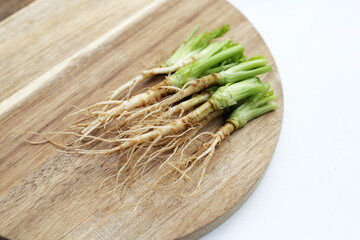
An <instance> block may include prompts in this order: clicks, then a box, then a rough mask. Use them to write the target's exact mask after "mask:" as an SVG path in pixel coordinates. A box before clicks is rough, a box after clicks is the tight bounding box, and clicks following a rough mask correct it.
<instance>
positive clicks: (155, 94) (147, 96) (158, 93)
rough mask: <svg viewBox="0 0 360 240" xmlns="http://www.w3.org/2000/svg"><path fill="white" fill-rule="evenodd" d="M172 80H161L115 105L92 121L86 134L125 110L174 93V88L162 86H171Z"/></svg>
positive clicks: (85, 131) (86, 129) (145, 104)
mask: <svg viewBox="0 0 360 240" xmlns="http://www.w3.org/2000/svg"><path fill="white" fill-rule="evenodd" d="M169 85H170V82H169V80H168V79H166V80H164V81H162V82H160V83H159V84H157V85H155V86H153V87H151V88H150V89H149V90H148V91H146V92H145V93H141V94H138V95H135V96H133V97H131V98H129V99H128V100H127V101H124V102H123V103H122V104H120V105H119V106H117V107H114V108H112V109H110V110H108V111H107V115H106V116H103V117H100V118H98V119H96V120H95V121H94V122H92V123H91V124H90V125H89V126H88V127H87V128H85V129H83V130H82V133H83V135H84V136H87V135H88V134H90V133H91V132H93V131H94V130H95V129H98V128H99V127H101V125H103V124H105V123H107V122H109V121H111V120H112V119H116V118H117V117H118V116H120V115H121V114H122V113H123V112H125V111H130V110H133V109H135V108H140V107H143V106H147V105H149V104H152V103H154V102H156V101H159V100H160V99H161V98H163V97H165V96H167V95H168V94H171V93H172V90H169V89H166V88H162V87H164V86H169Z"/></svg>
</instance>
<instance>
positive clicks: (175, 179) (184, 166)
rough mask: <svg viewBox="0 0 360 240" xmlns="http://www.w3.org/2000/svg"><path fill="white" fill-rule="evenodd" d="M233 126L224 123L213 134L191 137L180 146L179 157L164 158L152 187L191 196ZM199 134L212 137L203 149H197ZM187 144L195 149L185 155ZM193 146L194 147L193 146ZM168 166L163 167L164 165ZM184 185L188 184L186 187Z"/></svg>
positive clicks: (199, 184) (198, 187) (195, 191)
mask: <svg viewBox="0 0 360 240" xmlns="http://www.w3.org/2000/svg"><path fill="white" fill-rule="evenodd" d="M234 130H235V127H234V125H233V124H231V123H226V124H225V125H224V126H223V127H221V128H220V129H219V130H218V131H217V132H216V133H215V134H212V133H210V132H204V133H202V134H200V135H197V136H196V137H195V138H194V137H192V138H191V140H190V141H188V142H187V144H186V145H185V146H184V147H183V148H182V150H181V154H180V157H172V158H169V159H167V160H166V162H164V164H162V165H161V168H162V169H163V170H162V171H161V168H159V170H160V171H159V173H158V174H157V176H160V177H159V178H157V179H156V182H155V184H153V188H154V189H157V190H159V191H162V192H169V191H170V189H172V192H175V193H176V194H177V195H179V196H191V195H194V194H197V193H198V191H199V190H200V189H201V183H202V181H203V179H204V176H205V175H206V169H207V167H208V165H209V163H210V162H211V159H212V158H213V155H214V153H215V148H216V146H217V145H218V144H219V143H220V142H221V141H223V140H224V139H226V137H227V136H229V135H230V134H231V133H232V132H233V131H234ZM201 135H210V136H212V139H211V140H210V141H209V142H208V144H206V146H204V149H203V150H200V152H198V151H199V149H200V148H199V147H200V146H199V147H196V146H197V144H196V143H195V141H196V140H197V139H198V138H200V137H201ZM189 146H193V148H195V149H196V151H195V152H194V151H190V152H188V153H187V155H186V157H185V153H184V151H186V150H187V149H188V147H189ZM194 146H195V147H194ZM166 165H167V166H168V167H167V168H165V166H166ZM184 186H188V187H187V188H186V187H184Z"/></svg>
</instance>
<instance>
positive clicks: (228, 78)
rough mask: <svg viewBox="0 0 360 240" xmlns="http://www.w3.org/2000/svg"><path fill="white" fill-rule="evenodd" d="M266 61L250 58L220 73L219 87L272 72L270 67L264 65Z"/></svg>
mask: <svg viewBox="0 0 360 240" xmlns="http://www.w3.org/2000/svg"><path fill="white" fill-rule="evenodd" d="M266 64H267V61H266V59H265V58H263V57H261V58H260V57H255V58H251V59H249V60H247V61H245V62H242V63H240V64H238V65H236V66H234V67H232V68H229V69H227V70H225V71H223V72H221V73H220V75H221V81H220V84H221V85H225V84H227V83H233V82H238V81H242V80H244V79H248V78H251V77H255V76H257V75H259V74H263V73H267V72H270V71H271V70H272V67H271V66H268V65H266Z"/></svg>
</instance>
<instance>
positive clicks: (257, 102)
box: [228, 83, 277, 128]
mask: <svg viewBox="0 0 360 240" xmlns="http://www.w3.org/2000/svg"><path fill="white" fill-rule="evenodd" d="M269 88H270V84H268V83H265V84H264V90H263V91H262V92H260V93H257V94H255V95H253V96H251V97H250V98H249V99H248V100H246V101H245V102H244V103H243V104H241V105H240V106H239V107H237V108H236V109H235V110H234V111H233V112H232V113H231V114H230V116H229V118H228V122H231V123H232V124H233V125H234V126H235V127H236V128H241V127H244V126H245V125H246V123H247V122H248V121H250V120H252V119H254V118H256V117H258V116H260V115H263V114H265V113H267V112H269V111H272V110H275V109H276V108H277V104H276V103H275V102H271V101H274V100H276V99H277V96H275V95H273V92H272V91H268V90H269Z"/></svg>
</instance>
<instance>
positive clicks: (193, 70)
mask: <svg viewBox="0 0 360 240" xmlns="http://www.w3.org/2000/svg"><path fill="white" fill-rule="evenodd" d="M209 47H211V49H210V50H209V51H208V52H207V53H206V54H205V55H204V56H203V57H201V58H200V59H199V60H198V61H195V62H193V63H191V64H189V65H187V66H185V67H182V68H180V69H179V70H178V71H176V72H175V73H174V74H173V75H171V76H170V77H169V81H170V84H171V86H175V87H178V88H182V87H183V86H184V85H185V84H186V83H187V82H189V81H193V80H196V79H197V78H199V77H200V76H201V75H202V74H203V72H204V71H205V70H207V69H209V68H211V67H212V66H215V65H217V64H219V63H221V62H222V61H225V60H228V59H229V58H232V57H234V56H238V55H242V54H243V52H244V47H243V46H242V45H240V44H233V43H231V40H225V41H223V42H221V43H213V44H211V46H209Z"/></svg>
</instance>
